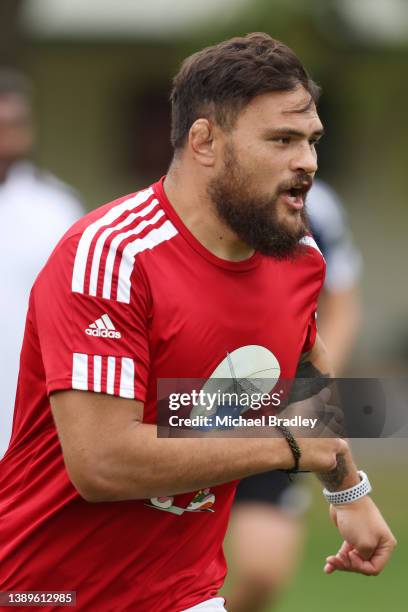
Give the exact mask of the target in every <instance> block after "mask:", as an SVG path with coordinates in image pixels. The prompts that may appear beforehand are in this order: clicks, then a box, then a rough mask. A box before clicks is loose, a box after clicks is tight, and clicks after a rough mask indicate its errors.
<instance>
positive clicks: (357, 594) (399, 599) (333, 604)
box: [232, 440, 408, 612]
mask: <svg viewBox="0 0 408 612" xmlns="http://www.w3.org/2000/svg"><path fill="white" fill-rule="evenodd" d="M376 442H377V446H378V453H377V456H375V457H373V455H372V454H371V456H370V458H365V457H364V455H362V456H361V457H359V461H358V463H359V465H361V466H362V467H363V469H365V470H366V471H367V473H368V474H369V477H370V480H371V482H372V485H373V498H374V499H375V501H376V502H377V503H378V505H379V506H380V508H381V511H382V513H383V515H384V516H385V518H386V519H387V521H388V523H389V524H390V526H391V528H392V530H393V532H394V535H395V536H396V538H397V540H398V546H397V548H396V550H395V552H394V555H393V558H392V561H391V563H390V564H389V566H388V567H387V568H386V569H385V570H384V572H383V573H382V574H381V575H380V576H376V577H366V576H360V575H356V574H348V573H339V572H335V573H334V574H332V575H329V576H327V575H326V574H324V573H323V565H324V562H325V558H326V556H327V555H328V554H333V553H335V552H337V550H338V547H339V545H340V542H341V540H340V536H339V534H338V532H337V530H336V528H335V527H334V526H333V525H332V523H331V522H330V520H329V517H328V512H327V504H326V502H325V500H324V499H323V498H322V495H321V487H320V485H319V483H318V482H317V481H316V479H315V478H313V477H310V484H311V488H312V490H313V496H312V499H313V502H312V506H311V508H310V511H309V513H308V516H307V526H308V536H307V541H306V548H305V553H304V557H303V562H302V563H301V565H300V569H299V573H298V575H297V577H296V579H295V581H294V583H293V585H292V587H291V588H290V590H289V592H288V593H287V594H286V595H285V596H284V598H283V600H282V602H281V604H280V605H279V606H277V607H275V608H273V612H406V610H408V603H407V599H408V574H407V569H408V486H407V473H408V453H405V456H404V452H402V453H401V449H402V450H403V449H404V444H406V445H408V442H407V440H399V441H398V446H399V448H400V450H399V452H398V453H397V456H396V457H395V458H392V457H391V458H390V456H389V454H390V452H391V453H392V446H393V441H392V440H387V441H385V440H382V441H376ZM360 454H361V453H360ZM232 579H233V577H232ZM271 611H272V608H271V609H270V610H268V609H266V611H265V612H271Z"/></svg>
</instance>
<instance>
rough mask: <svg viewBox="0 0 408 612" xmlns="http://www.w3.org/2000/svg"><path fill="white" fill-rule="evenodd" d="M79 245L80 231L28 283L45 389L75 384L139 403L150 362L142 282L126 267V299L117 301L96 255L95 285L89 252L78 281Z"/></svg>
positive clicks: (146, 296) (145, 289) (145, 291)
mask: <svg viewBox="0 0 408 612" xmlns="http://www.w3.org/2000/svg"><path fill="white" fill-rule="evenodd" d="M80 242H81V235H76V236H70V237H68V238H66V239H65V240H64V241H62V242H61V243H60V244H59V245H58V247H57V249H56V250H55V251H54V253H53V254H52V256H51V258H50V259H49V261H48V262H47V265H46V266H45V268H44V269H43V270H42V272H41V274H40V275H39V277H38V279H37V281H36V283H35V285H34V288H33V298H34V303H35V321H36V326H37V333H38V337H39V342H40V348H41V355H42V359H43V365H44V369H45V376H46V386H47V393H48V394H50V393H52V392H53V391H58V390H64V389H79V390H84V391H93V392H100V393H108V394H110V395H116V396H120V397H124V398H132V399H137V400H140V401H145V399H146V388H147V381H148V376H149V361H150V359H149V342H148V322H149V305H150V301H149V293H148V287H147V282H146V281H145V279H144V276H143V274H142V273H141V272H140V270H138V269H137V267H136V268H135V269H134V270H133V268H132V275H131V277H130V275H129V282H130V283H131V292H130V291H129V299H128V300H126V301H123V300H122V301H121V300H120V299H118V295H117V292H116V293H115V294H114V292H113V291H111V292H110V296H109V297H108V298H107V297H104V296H103V290H102V289H103V283H104V278H105V279H106V274H107V265H108V264H107V262H106V260H105V261H104V260H103V257H102V258H100V260H99V266H98V268H97V270H96V281H95V282H96V287H95V288H94V285H93V280H94V279H95V274H94V272H95V268H92V265H94V264H93V262H94V261H95V257H93V258H92V257H88V259H87V260H86V262H85V264H86V265H85V266H84V268H83V282H82V284H80V285H78V283H75V282H74V276H75V269H76V268H78V251H79V245H80ZM122 259H123V258H122ZM92 274H93V276H92ZM112 277H113V279H114V274H113V275H111V281H112ZM105 282H106V281H105Z"/></svg>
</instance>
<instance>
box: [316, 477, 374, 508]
mask: <svg viewBox="0 0 408 612" xmlns="http://www.w3.org/2000/svg"><path fill="white" fill-rule="evenodd" d="M358 475H359V476H360V478H361V481H360V482H359V483H358V484H356V485H355V486H354V487H350V489H344V491H328V490H327V489H323V495H324V496H325V498H326V499H327V501H328V502H329V504H333V505H334V506H338V505H340V504H352V503H353V502H355V501H357V500H358V499H360V498H361V497H364V496H365V495H368V494H369V493H371V491H372V487H371V484H370V481H369V480H368V476H367V474H366V473H365V472H363V471H362V470H359V471H358Z"/></svg>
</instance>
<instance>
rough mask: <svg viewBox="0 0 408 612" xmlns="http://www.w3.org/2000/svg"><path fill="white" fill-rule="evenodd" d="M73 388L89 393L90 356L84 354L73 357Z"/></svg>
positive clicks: (75, 354)
mask: <svg viewBox="0 0 408 612" xmlns="http://www.w3.org/2000/svg"><path fill="white" fill-rule="evenodd" d="M72 388H73V389H80V390H82V391H88V355H85V354H84V353H74V354H73V356H72Z"/></svg>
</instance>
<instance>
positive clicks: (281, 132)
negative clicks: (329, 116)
mask: <svg viewBox="0 0 408 612" xmlns="http://www.w3.org/2000/svg"><path fill="white" fill-rule="evenodd" d="M323 134H324V128H321V129H319V130H315V131H314V132H312V134H311V135H310V137H309V138H321V137H322V136H323ZM265 136H267V137H273V136H295V137H297V138H307V134H305V132H301V131H300V130H294V129H293V128H289V127H281V128H276V129H266V130H265Z"/></svg>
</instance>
